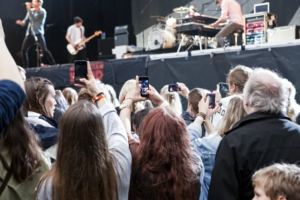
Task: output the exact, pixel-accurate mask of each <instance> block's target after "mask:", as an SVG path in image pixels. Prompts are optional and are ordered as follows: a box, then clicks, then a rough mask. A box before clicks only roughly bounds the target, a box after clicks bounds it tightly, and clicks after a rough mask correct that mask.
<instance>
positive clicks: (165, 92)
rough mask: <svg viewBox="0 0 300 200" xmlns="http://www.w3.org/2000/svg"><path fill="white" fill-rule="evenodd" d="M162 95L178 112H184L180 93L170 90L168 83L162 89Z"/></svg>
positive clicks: (179, 113)
mask: <svg viewBox="0 0 300 200" xmlns="http://www.w3.org/2000/svg"><path fill="white" fill-rule="evenodd" d="M160 95H161V96H162V97H163V98H164V100H166V101H167V102H168V103H169V104H170V107H171V108H172V110H173V111H174V112H175V113H176V114H178V115H181V114H182V104H181V99H180V96H179V94H178V93H176V92H169V86H168V85H166V86H164V87H163V88H162V89H161V91H160Z"/></svg>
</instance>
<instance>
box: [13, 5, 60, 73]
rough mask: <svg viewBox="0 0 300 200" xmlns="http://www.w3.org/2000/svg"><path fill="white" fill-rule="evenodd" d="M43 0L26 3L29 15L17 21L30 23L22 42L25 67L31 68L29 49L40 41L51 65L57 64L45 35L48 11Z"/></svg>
mask: <svg viewBox="0 0 300 200" xmlns="http://www.w3.org/2000/svg"><path fill="white" fill-rule="evenodd" d="M42 4H43V0H33V1H32V3H28V2H27V3H25V5H26V9H27V15H26V17H25V19H24V20H23V21H21V20H17V21H16V23H17V24H19V25H21V26H25V25H26V24H28V27H27V32H26V37H25V38H24V41H23V44H22V50H21V51H22V58H23V67H24V68H29V62H28V50H29V48H30V47H31V46H32V45H33V44H35V43H36V42H38V44H39V45H40V48H41V49H42V51H43V55H45V57H46V58H47V60H48V62H49V63H50V64H51V65H55V60H54V58H53V56H52V54H51V52H50V51H49V50H48V48H47V45H46V40H45V37H44V33H45V31H44V25H45V21H46V17H47V12H46V10H45V9H44V8H42Z"/></svg>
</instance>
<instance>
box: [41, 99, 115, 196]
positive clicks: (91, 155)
mask: <svg viewBox="0 0 300 200" xmlns="http://www.w3.org/2000/svg"><path fill="white" fill-rule="evenodd" d="M113 161H114V160H113V157H112V156H111V154H110V152H109V150H108V144H107V140H106V134H105V128H104V124H103V121H102V116H101V113H100V111H99V109H97V107H96V106H95V105H94V104H92V103H90V102H88V101H79V102H77V103H75V104H74V105H72V106H71V107H70V108H69V109H68V110H67V112H66V113H65V114H64V115H63V116H62V119H61V127H60V132H59V141H58V151H57V160H56V164H55V166H54V168H53V169H52V172H51V173H48V175H47V176H45V177H44V178H43V180H42V182H43V181H45V180H46V179H47V178H49V176H51V178H52V180H53V181H52V183H53V188H52V192H53V191H55V192H54V193H55V197H56V198H54V199H66V200H68V199H70V200H71V199H72V200H73V199H111V200H112V199H115V197H116V195H117V194H118V193H117V178H116V173H115V171H114V163H113ZM40 185H41V184H40Z"/></svg>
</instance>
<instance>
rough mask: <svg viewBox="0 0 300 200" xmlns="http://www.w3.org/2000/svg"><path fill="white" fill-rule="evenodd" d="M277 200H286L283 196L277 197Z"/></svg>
mask: <svg viewBox="0 0 300 200" xmlns="http://www.w3.org/2000/svg"><path fill="white" fill-rule="evenodd" d="M277 200H286V198H285V197H283V196H279V197H278V198H277Z"/></svg>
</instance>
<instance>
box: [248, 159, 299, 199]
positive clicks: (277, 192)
mask: <svg viewBox="0 0 300 200" xmlns="http://www.w3.org/2000/svg"><path fill="white" fill-rule="evenodd" d="M252 184H253V186H254V188H255V187H259V188H262V189H263V190H264V192H265V194H266V196H267V197H269V198H270V199H271V200H277V199H278V198H279V197H280V196H282V197H284V198H285V199H287V200H298V199H300V192H299V191H300V167H298V166H297V165H291V164H274V165H271V166H269V167H266V168H263V169H261V170H259V171H257V172H256V173H255V174H254V175H253V178H252Z"/></svg>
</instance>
